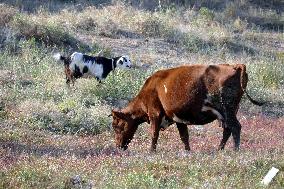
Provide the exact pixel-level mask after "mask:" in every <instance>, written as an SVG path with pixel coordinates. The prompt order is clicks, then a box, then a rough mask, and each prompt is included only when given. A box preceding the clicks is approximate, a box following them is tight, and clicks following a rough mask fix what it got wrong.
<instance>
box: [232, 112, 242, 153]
mask: <svg viewBox="0 0 284 189" xmlns="http://www.w3.org/2000/svg"><path fill="white" fill-rule="evenodd" d="M229 122H231V123H230V124H231V131H232V135H233V139H234V143H235V150H239V149H240V138H241V137H240V136H241V128H242V127H241V124H240V122H239V121H238V120H237V118H236V117H234V118H232V119H231V120H230V121H229Z"/></svg>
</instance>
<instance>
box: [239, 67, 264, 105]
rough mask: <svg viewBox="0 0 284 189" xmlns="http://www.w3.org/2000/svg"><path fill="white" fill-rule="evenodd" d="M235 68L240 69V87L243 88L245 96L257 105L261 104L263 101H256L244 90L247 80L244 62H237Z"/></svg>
mask: <svg viewBox="0 0 284 189" xmlns="http://www.w3.org/2000/svg"><path fill="white" fill-rule="evenodd" d="M236 68H237V69H241V88H242V90H243V92H244V93H245V94H246V96H247V97H248V99H249V100H250V101H251V102H252V103H253V104H255V105H258V106H262V105H263V104H264V102H258V101H256V100H254V99H253V98H252V97H251V96H250V95H249V94H248V92H247V91H246V87H247V82H248V74H247V73H246V65H244V64H237V65H236Z"/></svg>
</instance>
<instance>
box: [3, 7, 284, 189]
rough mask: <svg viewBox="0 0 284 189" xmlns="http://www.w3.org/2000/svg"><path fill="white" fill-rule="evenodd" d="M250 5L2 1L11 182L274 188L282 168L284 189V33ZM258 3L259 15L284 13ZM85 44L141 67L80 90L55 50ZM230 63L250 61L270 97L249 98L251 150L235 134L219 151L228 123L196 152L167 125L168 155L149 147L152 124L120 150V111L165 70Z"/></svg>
mask: <svg viewBox="0 0 284 189" xmlns="http://www.w3.org/2000/svg"><path fill="white" fill-rule="evenodd" d="M216 2H217V1H216ZM246 5H247V4H246V1H240V2H235V3H231V4H228V5H227V6H226V7H225V8H224V10H222V11H219V12H215V11H212V10H211V9H209V8H205V7H203V8H201V9H200V10H198V11H195V10H192V9H185V8H179V7H174V6H173V7H168V8H167V7H165V8H163V9H161V10H160V11H154V12H151V11H146V10H143V9H137V8H134V7H131V6H128V5H127V4H124V3H121V2H119V3H115V4H111V5H109V6H104V7H100V8H98V7H94V6H90V7H88V8H85V9H78V8H70V7H69V8H66V9H63V10H60V11H57V12H52V11H50V10H49V9H43V8H41V9H38V11H35V12H30V13H27V12H21V11H19V10H17V9H16V8H13V7H10V6H7V5H3V4H1V5H0V27H1V28H0V42H1V43H0V48H1V54H0V167H1V171H0V188H68V187H69V188H72V187H73V188H76V187H77V188H78V187H79V186H75V185H74V184H72V182H73V181H74V179H75V178H76V179H78V178H80V180H81V181H80V182H79V184H78V185H81V186H86V187H87V186H89V185H92V186H93V188H263V186H261V185H260V181H261V179H262V178H263V176H264V175H265V174H266V172H267V171H268V170H269V169H270V168H271V167H272V166H275V167H277V168H279V169H280V172H279V174H278V175H277V176H276V178H275V179H274V180H273V182H272V184H271V185H270V187H271V188H283V187H284V174H283V171H284V159H283V154H284V153H283V145H284V144H283V138H284V135H283V134H284V130H283V129H284V127H283V123H284V120H283V112H284V105H283V104H284V93H283V91H284V90H283V89H284V88H283V84H284V74H283V71H282V70H283V69H284V57H283V48H284V41H283V32H282V33H281V32H279V31H274V30H268V29H269V28H267V30H263V28H259V27H257V26H255V25H254V26H253V25H252V23H251V20H246V19H244V18H243V17H242V14H243V12H242V11H241V10H242V9H243V8H244V6H246ZM54 6H56V5H54ZM247 8H248V7H247ZM245 10H248V9H245ZM249 10H250V14H249V15H246V16H245V17H247V18H249V16H251V17H255V16H258V15H261V16H262V17H265V19H274V20H275V19H276V20H277V21H279V20H280V21H281V19H282V15H278V14H276V13H275V12H274V11H271V12H269V11H268V10H263V11H262V12H261V13H260V12H257V11H256V10H257V9H255V8H254V7H250V9H249ZM253 11H256V12H255V13H253ZM74 49H76V50H80V51H84V52H87V53H88V54H96V53H97V52H98V51H100V50H103V53H104V55H105V56H108V57H110V56H114V55H121V54H129V55H130V57H131V59H132V61H133V63H134V64H135V66H136V69H133V70H130V71H121V70H117V71H116V72H115V73H114V74H113V75H110V76H109V77H108V78H107V79H106V80H105V81H104V82H103V84H101V85H98V83H97V81H96V80H95V79H79V80H78V81H77V82H76V84H75V87H73V88H71V89H69V88H67V87H66V85H65V78H64V73H63V65H61V64H59V63H57V62H55V61H54V60H53V59H52V54H53V53H54V51H61V52H67V53H71V52H73V50H74ZM224 62H226V63H244V64H246V65H247V69H248V72H249V79H250V80H249V83H248V91H249V93H250V94H252V96H254V98H257V99H259V100H265V101H267V102H268V103H267V104H266V105H265V106H263V107H256V106H253V105H252V104H251V103H249V102H248V100H247V99H246V98H243V101H242V103H241V108H240V112H239V114H238V117H239V120H240V122H241V124H242V125H243V129H242V135H241V151H239V152H237V153H236V152H233V150H232V146H233V144H232V141H231V140H230V141H229V144H228V146H227V148H226V150H225V151H222V152H218V151H216V149H217V146H218V144H219V141H220V139H221V136H222V129H221V128H219V127H218V125H217V123H216V122H213V123H211V124H208V125H205V126H203V127H202V126H189V129H190V144H191V147H192V152H191V153H190V154H188V153H185V152H184V151H183V150H182V149H183V146H182V142H181V141H180V139H179V136H178V132H177V129H176V128H175V127H174V126H171V127H170V128H169V129H167V130H166V131H164V132H162V133H161V136H160V138H159V142H158V151H157V153H149V152H148V148H149V144H150V133H149V126H148V125H147V124H143V125H141V126H140V127H139V129H138V131H137V133H136V135H135V137H134V140H133V141H132V142H131V144H130V146H129V150H127V151H125V152H122V151H119V150H117V149H116V148H115V146H114V137H113V132H112V129H111V128H110V123H111V118H110V117H108V115H109V114H110V110H111V109H112V108H114V107H123V106H125V104H126V103H127V101H128V100H130V99H131V98H133V96H135V95H136V94H137V92H138V91H139V89H140V87H141V85H142V84H143V83H144V81H145V79H146V78H147V77H148V76H149V75H151V74H152V73H153V72H154V71H155V70H159V69H162V68H166V67H173V66H177V65H180V64H196V63H200V64H209V63H210V64H216V63H224ZM76 175H77V176H76ZM78 176H79V177H78Z"/></svg>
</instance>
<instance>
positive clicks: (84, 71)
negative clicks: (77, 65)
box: [83, 66, 89, 74]
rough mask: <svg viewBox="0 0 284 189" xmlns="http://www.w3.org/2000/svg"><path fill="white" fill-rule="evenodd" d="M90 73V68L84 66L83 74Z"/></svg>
mask: <svg viewBox="0 0 284 189" xmlns="http://www.w3.org/2000/svg"><path fill="white" fill-rule="evenodd" d="M88 71H89V69H88V66H84V68H83V74H84V73H87V72H88Z"/></svg>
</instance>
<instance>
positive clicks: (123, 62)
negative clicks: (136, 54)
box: [116, 56, 131, 68]
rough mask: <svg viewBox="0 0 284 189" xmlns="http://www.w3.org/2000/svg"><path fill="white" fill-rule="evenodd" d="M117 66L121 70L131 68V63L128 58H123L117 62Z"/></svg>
mask: <svg viewBox="0 0 284 189" xmlns="http://www.w3.org/2000/svg"><path fill="white" fill-rule="evenodd" d="M116 65H117V67H119V68H131V61H130V59H129V57H128V56H121V57H120V58H119V59H118V60H117V62H116Z"/></svg>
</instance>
